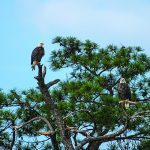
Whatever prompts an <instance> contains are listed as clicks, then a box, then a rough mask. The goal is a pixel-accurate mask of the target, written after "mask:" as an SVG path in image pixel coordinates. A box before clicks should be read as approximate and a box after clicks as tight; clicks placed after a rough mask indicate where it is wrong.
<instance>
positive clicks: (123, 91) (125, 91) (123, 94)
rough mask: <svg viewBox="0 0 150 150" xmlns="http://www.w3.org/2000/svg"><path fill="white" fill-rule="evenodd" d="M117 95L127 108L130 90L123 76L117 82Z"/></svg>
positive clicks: (129, 100)
mask: <svg viewBox="0 0 150 150" xmlns="http://www.w3.org/2000/svg"><path fill="white" fill-rule="evenodd" d="M118 95H119V98H120V99H121V101H120V102H119V103H122V104H123V106H124V107H125V108H129V103H130V102H131V90H130V87H129V85H128V84H127V83H126V81H125V79H124V78H121V79H120V81H119V83H118Z"/></svg>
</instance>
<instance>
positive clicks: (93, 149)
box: [86, 141, 101, 150]
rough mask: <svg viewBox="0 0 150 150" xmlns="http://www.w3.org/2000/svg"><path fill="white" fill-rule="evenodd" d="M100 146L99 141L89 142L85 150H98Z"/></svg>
mask: <svg viewBox="0 0 150 150" xmlns="http://www.w3.org/2000/svg"><path fill="white" fill-rule="evenodd" d="M100 145H101V142H99V141H94V142H91V143H90V144H89V145H88V147H87V149H86V150H98V149H99V146H100Z"/></svg>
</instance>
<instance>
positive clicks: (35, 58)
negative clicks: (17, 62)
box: [31, 42, 45, 70]
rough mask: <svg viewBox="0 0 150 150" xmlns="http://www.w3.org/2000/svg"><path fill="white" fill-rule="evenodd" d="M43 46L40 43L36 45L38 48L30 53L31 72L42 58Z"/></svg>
mask: <svg viewBox="0 0 150 150" xmlns="http://www.w3.org/2000/svg"><path fill="white" fill-rule="evenodd" d="M43 46H44V43H42V42H40V43H39V44H38V46H37V47H36V48H35V49H34V50H33V51H32V54H31V65H32V66H31V68H32V70H35V66H36V65H37V64H39V63H40V61H41V59H42V57H43V56H44V54H45V51H44V47H43Z"/></svg>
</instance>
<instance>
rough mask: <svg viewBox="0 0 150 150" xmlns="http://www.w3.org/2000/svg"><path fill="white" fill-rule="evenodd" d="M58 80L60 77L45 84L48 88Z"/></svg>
mask: <svg viewBox="0 0 150 150" xmlns="http://www.w3.org/2000/svg"><path fill="white" fill-rule="evenodd" d="M59 81H60V79H56V80H53V81H51V82H49V83H47V84H46V86H47V88H48V89H49V88H50V87H51V86H53V85H54V84H56V83H58V82H59Z"/></svg>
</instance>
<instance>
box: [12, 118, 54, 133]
mask: <svg viewBox="0 0 150 150" xmlns="http://www.w3.org/2000/svg"><path fill="white" fill-rule="evenodd" d="M35 120H43V121H44V122H45V123H46V124H47V125H48V127H49V129H50V131H51V133H52V134H54V130H53V128H52V126H51V124H50V122H49V121H48V120H47V119H46V118H44V117H35V118H32V119H31V120H29V121H27V122H25V123H23V124H22V125H19V126H12V127H13V128H15V130H17V129H19V128H22V127H24V126H25V125H27V124H29V123H31V122H33V121H35Z"/></svg>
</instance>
